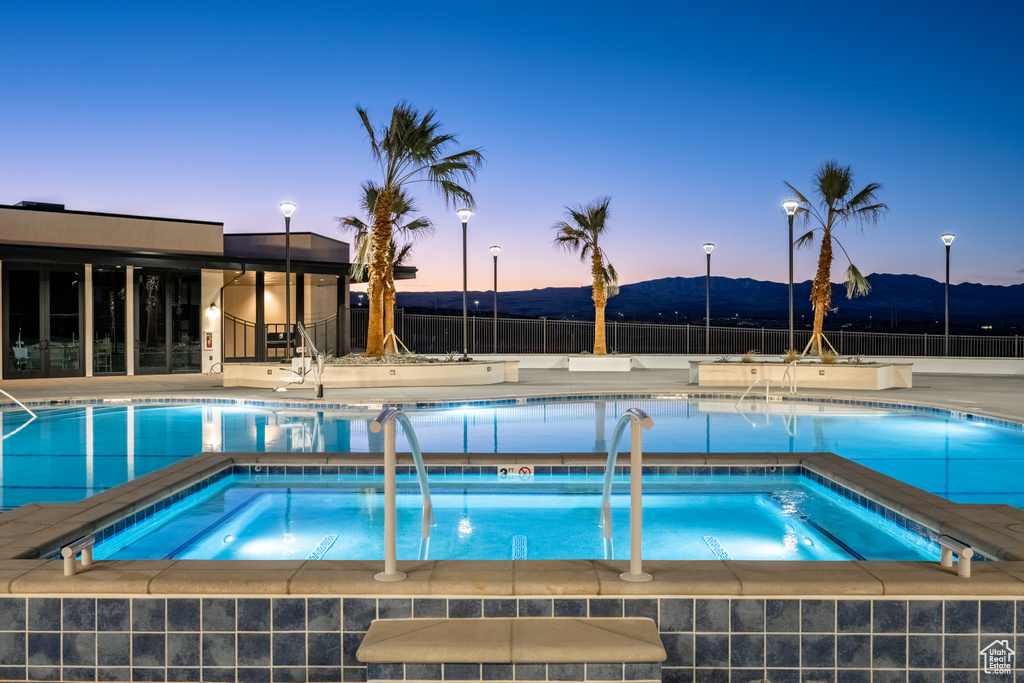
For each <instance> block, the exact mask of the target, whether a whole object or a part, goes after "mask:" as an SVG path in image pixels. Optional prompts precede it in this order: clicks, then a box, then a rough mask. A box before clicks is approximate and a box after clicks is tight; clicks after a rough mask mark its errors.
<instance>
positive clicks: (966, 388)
mask: <svg viewBox="0 0 1024 683" xmlns="http://www.w3.org/2000/svg"><path fill="white" fill-rule="evenodd" d="M0 388H2V389H4V390H5V391H7V392H9V393H11V394H12V395H14V396H16V397H18V398H19V399H21V400H23V401H24V400H48V399H64V398H80V397H104V398H115V397H129V396H217V397H227V398H257V399H261V400H281V401H304V400H308V401H310V402H311V403H316V401H315V400H314V398H313V389H312V386H310V387H309V388H305V387H293V388H292V389H290V390H289V391H288V392H287V393H275V392H272V391H270V390H268V389H249V388H244V387H230V388H225V387H223V386H221V381H220V376H219V375H214V376H210V375H199V374H190V375H155V376H134V377H92V378H81V377H78V378H60V379H22V380H3V381H2V382H0ZM743 389H745V387H737V388H735V389H729V388H720V387H715V388H713V389H708V388H705V389H701V390H700V391H701V392H702V393H709V392H712V393H723V394H735V393H737V392H739V391H742V390H743ZM698 390H699V388H698V387H697V385H696V384H690V372H689V370H640V369H633V370H632V371H630V372H628V373H626V372H584V373H579V372H574V373H570V372H569V371H568V370H564V369H545V370H539V369H521V370H520V371H519V382H518V383H514V384H510V383H506V384H492V385H486V386H469V387H391V388H383V389H325V391H324V399H325V400H327V401H334V402H343V403H389V402H399V403H407V402H416V401H457V400H482V399H499V398H519V397H530V396H554V395H576V394H602V393H648V392H655V393H672V394H686V393H690V392H694V391H698ZM799 394H800V395H801V396H823V397H824V396H832V397H840V398H856V399H860V400H879V401H892V402H900V403H910V404H915V405H930V406H936V407H941V408H947V409H949V410H956V411H961V412H971V413H977V414H983V415H988V416H992V417H999V418H1005V419H1009V420H1014V421H1018V422H1024V375H952V374H917V373H915V375H914V387H913V388H909V389H887V390H883V391H864V390H843V391H837V390H823V389H820V390H815V389H802V390H800V391H799ZM4 402H7V399H6V397H3V396H2V395H0V403H4Z"/></svg>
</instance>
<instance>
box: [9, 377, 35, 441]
mask: <svg viewBox="0 0 1024 683" xmlns="http://www.w3.org/2000/svg"><path fill="white" fill-rule="evenodd" d="M0 394H3V395H4V396H6V397H7V398H9V399H11V400H12V401H14V402H15V403H17V404H18V405H19V406H20V407H21V409H22V410H24V411H25V412H26V413H28V414H29V415H31V416H32V417H30V418H29V419H28V421H27V422H25V423H24V424H22V425H20V426H19V427H18V428H17V429H15V430H14V431H13V432H11V433H10V434H4V435H3V438H2V439H0V441H2V440H4V439H7V438H8V437H11V436H14V435H15V434H17V433H18V432H20V431H21V430H22V429H24V428H25V427H28V426H29V425H30V424H32V422H33V421H34V420H35V419H36V418H37V417H39V416H38V415H36V414H35V413H33V412H32V411H31V410H29V408H28V406H26V405H25V404H24V403H22V402H21V401H19V400H18V399H16V398H14V397H13V396H11V395H10V394H8V393H7V392H6V391H4V390H3V389H0Z"/></svg>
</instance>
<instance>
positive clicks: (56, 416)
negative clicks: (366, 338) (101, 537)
mask: <svg viewBox="0 0 1024 683" xmlns="http://www.w3.org/2000/svg"><path fill="white" fill-rule="evenodd" d="M630 407H640V408H642V409H643V410H645V411H646V412H647V413H648V414H649V415H651V417H652V418H654V427H653V428H652V429H650V430H646V431H645V432H644V436H643V438H644V443H643V445H644V451H645V452H697V453H704V452H820V451H831V452H834V453H837V454H839V455H841V456H843V457H846V458H849V459H851V460H854V461H857V462H860V463H862V464H864V465H866V466H868V467H870V468H872V469H875V470H877V471H880V472H882V473H884V474H888V475H890V476H892V477H895V478H896V479H899V480H901V481H904V482H906V483H908V484H911V485H913V486H917V487H919V488H922V489H924V490H926V491H930V492H932V493H935V494H937V495H940V496H943V497H945V498H948V499H950V500H954V501H957V502H967V503H1006V504H1009V505H1015V506H1018V507H1024V431H1022V430H1021V429H1019V428H1017V429H1014V428H1010V427H1005V426H999V425H995V424H992V423H988V422H983V421H978V420H965V419H960V418H958V417H955V416H951V415H950V414H949V413H944V412H937V411H926V410H886V409H877V408H870V409H869V408H860V407H855V406H839V405H829V404H811V403H790V402H778V403H767V402H765V401H764V400H760V401H749V400H748V401H744V403H743V404H742V405H740V406H737V405H736V403H735V402H734V401H705V400H701V401H685V400H665V401H589V402H578V403H566V402H552V403H534V404H529V405H521V406H499V407H492V408H465V409H462V408H460V409H422V410H415V411H411V412H410V413H409V416H410V419H411V420H412V424H413V425H414V428H415V430H416V433H417V435H418V437H419V440H420V443H421V445H422V447H423V450H424V451H427V452H430V451H434V452H448V453H452V452H474V453H534V452H597V453H601V452H606V451H607V448H608V446H609V444H608V440H609V439H610V438H611V433H612V429H613V426H614V423H615V420H616V419H617V418H618V417H619V416H620V415H621V414H622V412H623V411H624V410H625V409H626V408H630ZM377 412H378V411H376V410H365V411H357V410H348V411H340V410H339V411H325V412H316V411H312V410H298V409H269V408H248V407H234V406H210V405H205V406H199V405H170V406H163V405H155V406H95V407H93V406H89V407H73V408H57V409H49V410H40V411H38V413H39V418H38V419H37V420H35V421H34V422H32V423H31V424H29V425H27V426H26V427H25V428H24V429H22V430H21V431H19V432H18V433H16V434H13V435H11V434H12V432H14V430H15V429H17V428H18V427H19V426H21V425H23V424H24V423H25V421H26V420H27V418H28V416H27V414H26V413H25V412H24V411H21V410H16V411H3V412H0V428H2V431H3V434H4V435H11V436H9V438H5V439H4V440H3V441H2V442H0V484H2V488H0V507H4V508H10V507H15V506H18V505H23V504H25V503H30V502H45V501H76V500H80V499H82V498H85V497H87V496H90V495H93V494H94V493H97V492H99V491H102V490H104V489H107V488H109V487H111V486H116V485H118V484H121V483H123V482H125V481H128V480H131V479H133V478H135V477H138V476H141V475H143V474H146V473H148V472H152V471H154V470H157V469H159V468H161V467H164V466H165V465H167V464H169V463H171V462H174V461H177V460H180V459H182V458H185V457H189V456H191V455H195V454H196V453H199V452H202V451H224V452H269V451H330V452H348V451H356V452H359V451H363V452H366V451H375V452H380V451H382V450H383V436H382V435H381V434H373V433H371V432H370V431H369V429H368V425H369V423H370V421H372V420H373V418H374V417H375V416H376V414H377ZM398 448H399V449H400V450H407V449H408V445H407V441H406V439H405V436H404V434H403V433H402V431H401V429H399V434H398ZM620 448H624V449H628V442H626V441H624V443H623V444H622V445H621V446H620Z"/></svg>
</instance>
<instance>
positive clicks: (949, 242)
mask: <svg viewBox="0 0 1024 683" xmlns="http://www.w3.org/2000/svg"><path fill="white" fill-rule="evenodd" d="M954 237H956V235H954V234H953V233H951V232H947V233H946V234H945V235H943V236H942V243H943V244H945V245H946V331H945V335H944V339H945V341H944V342H943V355H945V356H948V355H949V248H950V247H951V246H953V238H954Z"/></svg>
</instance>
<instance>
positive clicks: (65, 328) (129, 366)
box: [0, 202, 415, 379]
mask: <svg viewBox="0 0 1024 683" xmlns="http://www.w3.org/2000/svg"><path fill="white" fill-rule="evenodd" d="M290 247H291V248H290V252H291V253H290V257H291V258H290V273H291V280H290V293H291V320H292V321H293V324H294V322H295V321H300V322H302V323H303V324H304V326H305V328H306V329H307V330H308V331H309V334H310V335H311V336H313V339H314V342H315V343H316V345H317V347H318V348H319V349H320V350H322V351H326V352H330V353H334V354H336V355H342V354H344V353H347V352H348V340H349V330H348V320H349V316H348V300H349V296H348V294H349V277H348V269H349V265H350V264H349V245H348V244H347V243H345V242H342V241H340V240H336V239H331V238H328V237H324V236H322V235H317V234H314V233H308V232H307V233H302V232H298V233H291V235H290ZM285 264H286V260H285V234H284V233H251V234H224V225H223V223H217V222H210V221H192V220H179V219H171V218H155V217H147V216H127V215H120V214H110V213H96V212H89V211H71V210H67V209H65V208H64V206H63V205H62V204H49V203H41V202H20V203H18V204H16V205H14V206H7V205H0V274H2V278H0V295H2V308H3V311H2V316H0V339H2V345H3V346H2V356H3V364H2V367H0V377H2V378H3V379H18V378H34V377H92V376H94V375H141V374H161V373H175V372H210V371H211V370H213V371H215V370H217V369H218V364H219V363H222V362H225V361H228V362H230V361H232V360H249V361H268V360H269V361H272V360H274V359H275V358H283V357H285V355H286V351H287V350H286V348H285V341H284V337H285V336H286V335H285V334H284V333H285V331H286V328H285V309H286V306H285V291H286V287H285V272H286V267H285ZM398 271H399V272H396V275H395V276H396V277H398V278H409V277H414V273H415V269H413V268H402V269H398ZM296 338H297V337H296V335H295V333H294V329H293V339H296ZM293 344H295V342H294V341H293Z"/></svg>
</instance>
